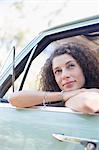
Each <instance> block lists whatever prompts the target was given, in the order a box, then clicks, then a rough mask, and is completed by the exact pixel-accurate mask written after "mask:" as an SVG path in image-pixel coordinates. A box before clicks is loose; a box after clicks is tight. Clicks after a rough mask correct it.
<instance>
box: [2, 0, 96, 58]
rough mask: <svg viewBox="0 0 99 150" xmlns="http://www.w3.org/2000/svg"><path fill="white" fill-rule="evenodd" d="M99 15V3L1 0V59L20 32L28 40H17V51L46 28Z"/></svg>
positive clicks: (79, 0) (85, 1)
mask: <svg viewBox="0 0 99 150" xmlns="http://www.w3.org/2000/svg"><path fill="white" fill-rule="evenodd" d="M19 2H20V3H19ZM13 3H16V4H17V7H15V6H13V5H12V4H13ZM22 5H24V7H22ZM16 8H17V9H16ZM97 14H99V0H0V60H2V61H3V60H4V58H5V56H6V54H7V53H8V51H9V50H10V49H11V46H12V43H15V42H13V41H15V40H16V39H18V38H19V37H18V34H19V33H20V34H21V36H24V39H23V41H22V42H21V44H20V42H19V41H18V40H16V49H17V52H19V50H20V49H23V48H24V47H25V46H26V45H27V44H28V43H29V42H30V41H31V40H32V39H33V38H34V37H35V36H36V35H38V34H39V32H41V31H43V30H45V29H48V28H50V27H54V26H57V25H60V24H64V23H66V22H71V21H74V20H78V19H81V18H86V17H89V16H94V15H97ZM1 41H3V42H1ZM9 45H10V46H9Z"/></svg>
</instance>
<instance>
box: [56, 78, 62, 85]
mask: <svg viewBox="0 0 99 150" xmlns="http://www.w3.org/2000/svg"><path fill="white" fill-rule="evenodd" d="M55 81H56V83H57V84H58V86H59V85H60V82H61V80H60V77H59V76H55Z"/></svg>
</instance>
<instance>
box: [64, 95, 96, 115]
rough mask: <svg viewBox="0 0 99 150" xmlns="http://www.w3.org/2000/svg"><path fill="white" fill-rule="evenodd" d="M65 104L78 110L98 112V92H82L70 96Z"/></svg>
mask: <svg viewBox="0 0 99 150" xmlns="http://www.w3.org/2000/svg"><path fill="white" fill-rule="evenodd" d="M65 106H67V107H69V108H71V109H73V110H75V111H79V112H84V113H95V112H99V93H98V92H83V93H80V94H78V95H76V96H74V97H72V98H70V99H69V100H68V101H67V102H66V103H65Z"/></svg>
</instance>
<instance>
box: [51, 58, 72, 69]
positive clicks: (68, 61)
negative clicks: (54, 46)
mask: <svg viewBox="0 0 99 150" xmlns="http://www.w3.org/2000/svg"><path fill="white" fill-rule="evenodd" d="M71 62H75V61H74V60H70V61H68V62H66V63H65V65H68V64H69V63H71ZM57 69H59V67H55V68H53V70H57Z"/></svg>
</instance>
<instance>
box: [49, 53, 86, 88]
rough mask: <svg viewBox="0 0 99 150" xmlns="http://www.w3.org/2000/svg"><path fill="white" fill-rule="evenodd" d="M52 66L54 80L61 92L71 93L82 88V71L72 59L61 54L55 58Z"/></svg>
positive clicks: (83, 79)
mask: <svg viewBox="0 0 99 150" xmlns="http://www.w3.org/2000/svg"><path fill="white" fill-rule="evenodd" d="M52 64H53V65H52V67H53V72H54V76H55V80H56V82H57V84H58V86H59V87H60V89H61V90H64V91H73V90H77V89H80V88H82V87H83V86H84V83H85V77H84V75H83V72H82V69H81V68H80V66H79V65H78V63H77V62H76V60H75V59H74V58H73V57H71V56H70V55H68V54H63V55H60V56H57V57H55V58H54V59H53V63H52Z"/></svg>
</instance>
